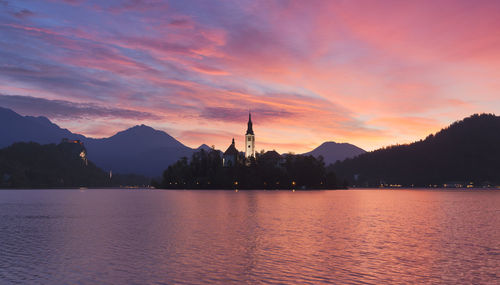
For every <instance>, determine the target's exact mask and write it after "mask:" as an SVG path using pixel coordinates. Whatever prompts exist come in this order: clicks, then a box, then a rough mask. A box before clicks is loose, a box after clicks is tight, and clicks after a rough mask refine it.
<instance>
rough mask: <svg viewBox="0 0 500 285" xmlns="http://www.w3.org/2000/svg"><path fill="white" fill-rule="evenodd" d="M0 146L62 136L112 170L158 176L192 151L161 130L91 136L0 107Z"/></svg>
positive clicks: (52, 140) (58, 139) (53, 140)
mask: <svg viewBox="0 0 500 285" xmlns="http://www.w3.org/2000/svg"><path fill="white" fill-rule="evenodd" d="M0 134H1V135H0V148H3V147H6V146H9V145H11V144H13V143H15V142H30V141H32V142H37V143H40V144H48V143H59V142H61V140H62V139H63V138H68V139H72V140H81V141H82V142H84V144H85V146H86V148H87V150H88V157H89V159H90V160H92V161H94V162H95V163H96V165H97V166H99V167H101V168H103V169H104V170H106V171H109V170H112V171H113V173H135V174H142V175H147V176H160V175H161V174H162V172H163V170H165V169H166V168H167V167H168V165H170V164H172V163H174V162H175V161H177V160H178V159H179V158H181V157H183V156H187V157H190V156H191V154H192V153H193V152H194V151H195V150H193V149H191V148H189V147H187V146H185V145H183V144H182V143H180V142H179V141H177V140H176V139H174V138H173V137H171V136H170V135H168V134H167V133H165V132H162V131H157V130H155V129H153V128H150V127H147V126H144V125H141V126H135V127H132V128H130V129H127V130H125V131H122V132H119V133H117V134H116V135H114V136H112V137H109V138H103V139H93V138H87V137H85V136H83V135H79V134H74V133H72V132H70V131H68V130H66V129H62V128H60V127H59V126H57V125H56V124H54V123H52V122H50V121H49V119H47V118H45V117H30V116H21V115H19V114H17V113H16V112H14V111H12V110H10V109H6V108H1V107H0Z"/></svg>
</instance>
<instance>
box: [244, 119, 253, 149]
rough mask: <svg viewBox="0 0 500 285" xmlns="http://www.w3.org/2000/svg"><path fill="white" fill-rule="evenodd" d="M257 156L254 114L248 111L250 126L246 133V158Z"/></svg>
mask: <svg viewBox="0 0 500 285" xmlns="http://www.w3.org/2000/svg"><path fill="white" fill-rule="evenodd" d="M252 156H253V157H255V135H254V133H253V128H252V114H250V113H248V127H247V133H246V135H245V158H250V157H252Z"/></svg>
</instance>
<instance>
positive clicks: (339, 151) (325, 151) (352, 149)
mask: <svg viewBox="0 0 500 285" xmlns="http://www.w3.org/2000/svg"><path fill="white" fill-rule="evenodd" d="M365 152H366V151H364V150H363V149H361V148H359V147H357V146H355V145H352V144H348V143H336V142H325V143H323V144H321V145H320V146H318V147H317V148H315V149H314V150H312V151H310V152H307V153H304V155H312V156H314V157H316V158H317V157H319V156H320V155H321V156H323V159H324V161H325V164H326V165H328V164H330V163H335V162H336V161H337V160H344V159H346V158H352V157H355V156H357V155H360V154H362V153H365Z"/></svg>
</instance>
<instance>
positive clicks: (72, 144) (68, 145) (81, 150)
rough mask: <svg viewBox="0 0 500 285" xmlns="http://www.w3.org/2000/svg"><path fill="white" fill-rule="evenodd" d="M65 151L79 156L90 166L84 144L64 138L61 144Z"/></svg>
mask: <svg viewBox="0 0 500 285" xmlns="http://www.w3.org/2000/svg"><path fill="white" fill-rule="evenodd" d="M59 146H60V147H62V148H63V149H64V150H66V151H69V152H71V153H73V154H74V155H78V156H79V157H80V158H81V160H82V161H83V162H84V163H85V165H88V163H89V161H88V159H87V149H86V148H85V146H84V145H83V142H82V141H80V140H69V139H67V138H63V139H62V140H61V143H60V144H59Z"/></svg>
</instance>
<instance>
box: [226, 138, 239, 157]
mask: <svg viewBox="0 0 500 285" xmlns="http://www.w3.org/2000/svg"><path fill="white" fill-rule="evenodd" d="M238 153H239V152H238V150H237V149H236V146H234V138H233V142H232V143H231V145H230V146H229V147H228V148H227V150H226V151H225V152H224V155H238Z"/></svg>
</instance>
